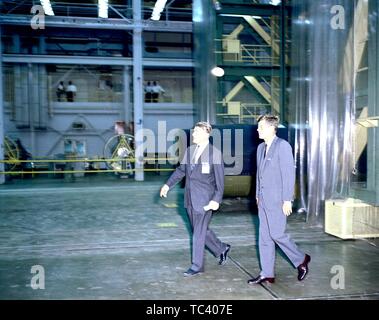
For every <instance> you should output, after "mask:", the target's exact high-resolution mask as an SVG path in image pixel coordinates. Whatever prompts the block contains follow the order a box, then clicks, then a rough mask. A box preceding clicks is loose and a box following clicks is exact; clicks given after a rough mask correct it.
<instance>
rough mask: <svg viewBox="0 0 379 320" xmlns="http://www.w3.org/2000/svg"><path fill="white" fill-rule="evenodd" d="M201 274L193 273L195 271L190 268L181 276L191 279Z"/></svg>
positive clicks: (198, 272)
mask: <svg viewBox="0 0 379 320" xmlns="http://www.w3.org/2000/svg"><path fill="white" fill-rule="evenodd" d="M201 273H203V271H200V270H199V271H195V270H192V269H191V268H189V269H188V270H187V271H186V272H184V273H183V275H184V276H185V277H193V276H196V275H197V274H201Z"/></svg>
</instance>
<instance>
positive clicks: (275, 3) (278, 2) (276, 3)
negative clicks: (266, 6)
mask: <svg viewBox="0 0 379 320" xmlns="http://www.w3.org/2000/svg"><path fill="white" fill-rule="evenodd" d="M281 2H282V1H281V0H271V1H270V3H271V4H272V5H274V6H277V5H278V4H280V3H281Z"/></svg>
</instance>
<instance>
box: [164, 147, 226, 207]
mask: <svg viewBox="0 0 379 320" xmlns="http://www.w3.org/2000/svg"><path fill="white" fill-rule="evenodd" d="M195 148H196V145H192V146H190V147H188V148H187V150H186V151H185V153H184V157H183V159H182V161H181V163H180V165H179V167H177V168H176V170H175V171H174V172H173V173H172V175H171V176H170V178H169V179H168V180H167V182H166V184H167V185H168V186H169V187H170V189H171V187H173V186H174V185H175V184H177V183H178V182H179V181H180V180H182V178H183V177H184V176H185V177H186V184H185V195H184V207H185V208H188V207H190V206H192V208H193V209H194V210H195V211H197V212H201V213H203V212H205V211H204V208H203V207H204V206H206V205H208V203H209V201H210V200H214V201H216V202H218V203H221V201H222V197H223V194H224V161H223V158H222V154H221V152H220V151H219V150H218V149H217V148H216V147H214V146H213V145H211V144H208V146H207V147H206V148H205V149H204V151H203V153H202V154H201V156H200V157H199V160H198V161H197V164H195V166H194V168H193V169H192V170H191V163H190V160H191V159H192V155H193V153H194V151H195Z"/></svg>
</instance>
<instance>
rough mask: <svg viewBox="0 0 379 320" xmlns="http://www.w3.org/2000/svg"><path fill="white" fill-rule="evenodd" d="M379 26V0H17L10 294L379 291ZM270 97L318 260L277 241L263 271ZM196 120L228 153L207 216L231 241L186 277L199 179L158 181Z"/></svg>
mask: <svg viewBox="0 0 379 320" xmlns="http://www.w3.org/2000/svg"><path fill="white" fill-rule="evenodd" d="M378 30H379V3H378V1H377V0H338V1H330V0H282V1H280V0H192V1H189V0H168V1H161V0H157V1H155V0H150V1H142V0H88V1H84V0H73V1H70V0H59V1H49V0H41V1H39V0H25V1H16V0H3V1H1V2H0V35H1V41H0V75H1V79H2V81H1V85H0V144H1V148H0V228H1V229H0V230H1V232H0V239H1V241H0V299H1V300H45V299H48V300H50V299H59V300H60V299H63V300H67V299H74V300H87V299H90V300H92V299H96V300H108V299H109V300H110V299H112V300H119V299H122V300H377V299H379V276H378V274H379V258H378V257H379V255H378V253H379V251H378V245H379V240H378V237H379V130H378V125H379V94H378V92H379V55H378V51H379V32H378ZM69 88H70V89H69ZM152 88H155V89H156V91H154V89H152ZM264 114H275V115H278V116H279V118H280V127H279V131H278V135H279V136H280V137H282V138H284V139H285V140H287V141H288V142H289V143H290V144H291V146H292V149H293V155H294V159H295V165H296V185H295V199H294V211H293V213H292V214H291V215H290V216H289V218H288V224H287V231H288V232H289V234H290V235H291V237H292V238H293V239H294V241H295V242H296V243H297V244H298V245H299V247H300V248H301V249H302V250H303V251H305V252H307V253H309V254H310V255H311V256H312V261H311V262H310V264H309V275H308V276H307V278H306V279H305V280H304V281H301V282H300V281H297V279H296V268H294V267H293V266H292V265H291V263H290V261H289V260H288V259H287V258H286V257H285V255H284V254H283V253H282V252H281V251H280V250H279V249H278V250H277V251H276V265H275V268H276V282H275V283H272V284H271V283H262V284H260V285H257V286H251V285H248V284H247V280H248V279H249V278H251V277H253V276H257V275H258V274H259V270H260V266H259V252H258V226H259V221H258V215H257V206H256V204H255V193H254V192H255V181H256V176H255V174H256V162H255V159H256V149H257V145H258V144H259V143H260V142H262V141H260V140H259V139H258V135H257V132H256V130H257V119H258V117H259V116H261V115H264ZM198 121H208V122H209V123H211V124H212V126H213V128H214V130H213V142H214V143H215V141H222V143H221V142H220V143H221V145H222V146H223V152H224V161H225V164H228V166H226V171H225V177H224V178H225V190H224V198H223V202H222V203H221V207H220V209H219V210H218V211H216V212H214V213H213V217H212V222H211V227H212V229H213V230H214V231H215V232H216V233H217V235H218V236H219V237H220V239H221V240H222V241H224V242H227V243H229V244H230V245H231V250H230V254H229V259H228V261H227V263H226V265H224V266H220V265H218V263H217V262H218V261H217V258H215V257H213V256H212V254H211V253H209V252H206V254H205V273H204V274H202V275H199V276H197V277H193V278H186V277H183V272H184V271H185V270H186V269H187V267H188V265H189V264H190V261H191V250H190V248H191V227H190V222H189V219H188V217H187V213H186V209H185V208H184V199H183V198H184V189H183V184H178V185H177V186H176V187H175V188H174V189H173V190H172V191H170V194H169V196H168V197H167V198H160V197H159V190H160V188H161V186H162V185H163V184H164V183H165V182H166V181H167V179H168V178H169V176H170V174H171V173H172V172H173V171H174V170H175V168H176V167H177V165H178V162H179V160H180V159H181V155H182V151H183V150H184V149H183V145H185V144H187V142H188V140H189V134H190V132H191V129H192V128H193V126H194V125H195V124H196V123H197V122H198ZM141 132H142V134H141ZM218 139H219V140H218ZM227 161H228V162H227ZM37 276H38V281H36V277H37Z"/></svg>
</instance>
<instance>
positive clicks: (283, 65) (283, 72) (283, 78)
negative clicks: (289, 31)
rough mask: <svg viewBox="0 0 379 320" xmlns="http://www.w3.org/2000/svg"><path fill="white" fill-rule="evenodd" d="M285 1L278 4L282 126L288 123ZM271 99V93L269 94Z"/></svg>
mask: <svg viewBox="0 0 379 320" xmlns="http://www.w3.org/2000/svg"><path fill="white" fill-rule="evenodd" d="M285 4H286V1H282V3H281V4H280V106H279V110H280V120H281V122H282V123H283V124H287V123H288V119H287V118H286V117H285V113H284V110H285V108H286V92H287V91H286V82H287V72H286V7H285ZM271 98H272V93H271Z"/></svg>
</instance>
